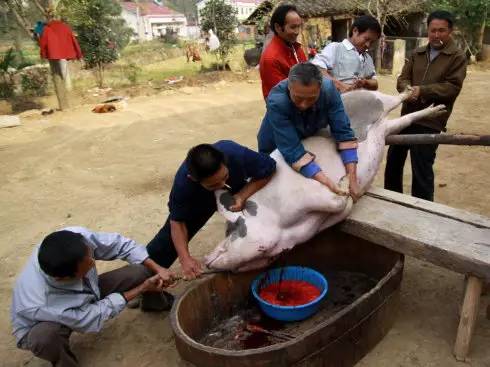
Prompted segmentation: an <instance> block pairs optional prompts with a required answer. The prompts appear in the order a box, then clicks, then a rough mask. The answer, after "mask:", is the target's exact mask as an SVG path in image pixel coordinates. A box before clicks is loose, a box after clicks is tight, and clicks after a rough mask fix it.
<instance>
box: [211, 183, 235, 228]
mask: <svg viewBox="0 0 490 367" xmlns="http://www.w3.org/2000/svg"><path fill="white" fill-rule="evenodd" d="M215 195H216V206H217V207H218V212H219V213H220V214H221V215H222V216H223V217H225V219H226V220H227V221H230V222H235V221H236V220H237V219H238V218H239V217H240V214H241V213H239V212H238V213H235V212H232V211H230V210H228V208H229V207H230V206H232V205H233V204H234V203H235V199H233V195H232V194H231V193H230V192H229V191H226V190H218V191H216V192H215Z"/></svg>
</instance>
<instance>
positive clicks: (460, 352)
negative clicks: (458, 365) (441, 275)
mask: <svg viewBox="0 0 490 367" xmlns="http://www.w3.org/2000/svg"><path fill="white" fill-rule="evenodd" d="M482 285H483V282H482V281H481V280H480V279H478V278H476V277H473V276H470V277H468V283H467V284H466V291H465V295H464V300H463V307H462V309H461V317H460V319H459V327H458V334H457V335H456V343H455V344H454V356H455V357H456V359H457V360H458V361H464V360H465V359H466V357H467V355H468V351H469V349H470V343H471V337H472V335H473V330H474V328H475V324H476V319H477V316H478V308H479V305H480V295H481V291H482Z"/></svg>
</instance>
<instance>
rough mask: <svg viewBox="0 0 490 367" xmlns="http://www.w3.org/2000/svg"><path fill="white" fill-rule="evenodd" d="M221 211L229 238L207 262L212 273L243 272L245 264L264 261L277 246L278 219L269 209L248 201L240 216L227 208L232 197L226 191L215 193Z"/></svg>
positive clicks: (221, 243) (206, 259)
mask: <svg viewBox="0 0 490 367" xmlns="http://www.w3.org/2000/svg"><path fill="white" fill-rule="evenodd" d="M216 196H217V199H218V200H217V203H218V211H219V212H220V213H221V214H222V215H223V216H224V217H225V218H226V238H225V239H224V240H223V241H221V242H220V243H219V244H218V246H217V247H216V248H215V249H214V250H213V251H212V252H211V253H210V254H209V255H207V256H206V258H205V263H206V265H207V266H208V267H209V268H210V269H219V270H232V271H240V270H242V269H243V268H244V266H245V265H246V264H249V263H252V262H254V261H255V260H264V259H267V258H268V257H270V256H268V254H267V253H268V252H269V251H271V250H272V249H273V248H274V247H275V246H276V244H277V243H278V240H279V237H280V229H279V227H278V225H277V223H278V221H277V215H276V214H275V213H274V212H272V211H271V210H270V209H268V208H267V207H265V206H264V207H262V206H258V205H257V203H256V202H254V201H253V200H248V201H247V203H246V205H245V207H244V209H243V210H242V211H241V212H231V211H229V210H228V209H227V208H228V207H229V206H230V205H232V204H233V197H232V196H231V194H230V193H228V192H227V191H219V192H217V193H216Z"/></svg>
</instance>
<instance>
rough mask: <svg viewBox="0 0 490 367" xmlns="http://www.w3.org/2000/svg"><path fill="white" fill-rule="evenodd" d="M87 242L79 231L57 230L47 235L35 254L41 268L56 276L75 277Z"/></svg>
mask: <svg viewBox="0 0 490 367" xmlns="http://www.w3.org/2000/svg"><path fill="white" fill-rule="evenodd" d="M87 248H88V247H87V244H86V242H85V239H84V237H83V236H82V235H81V234H80V233H75V232H71V231H58V232H53V233H51V234H49V235H47V236H46V237H45V238H44V240H43V242H41V246H40V247H39V252H38V255H37V258H38V261H39V266H40V267H41V270H42V271H43V272H45V273H46V274H47V275H49V276H52V277H57V278H66V277H69V278H73V277H75V275H76V273H77V270H78V264H79V263H80V262H82V260H83V259H84V257H85V256H87Z"/></svg>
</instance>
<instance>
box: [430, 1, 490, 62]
mask: <svg viewBox="0 0 490 367" xmlns="http://www.w3.org/2000/svg"><path fill="white" fill-rule="evenodd" d="M489 7H490V2H489V0H433V1H432V2H431V8H432V10H436V9H440V10H447V11H449V12H451V13H452V14H454V16H455V18H456V23H457V27H458V29H459V30H460V31H461V33H462V35H463V38H464V40H465V41H466V44H467V47H468V49H469V51H470V53H471V54H472V55H476V54H478V53H479V52H480V51H481V50H482V48H483V36H484V34H485V27H486V26H487V25H488V24H489V20H490V19H489V18H490V14H489Z"/></svg>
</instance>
